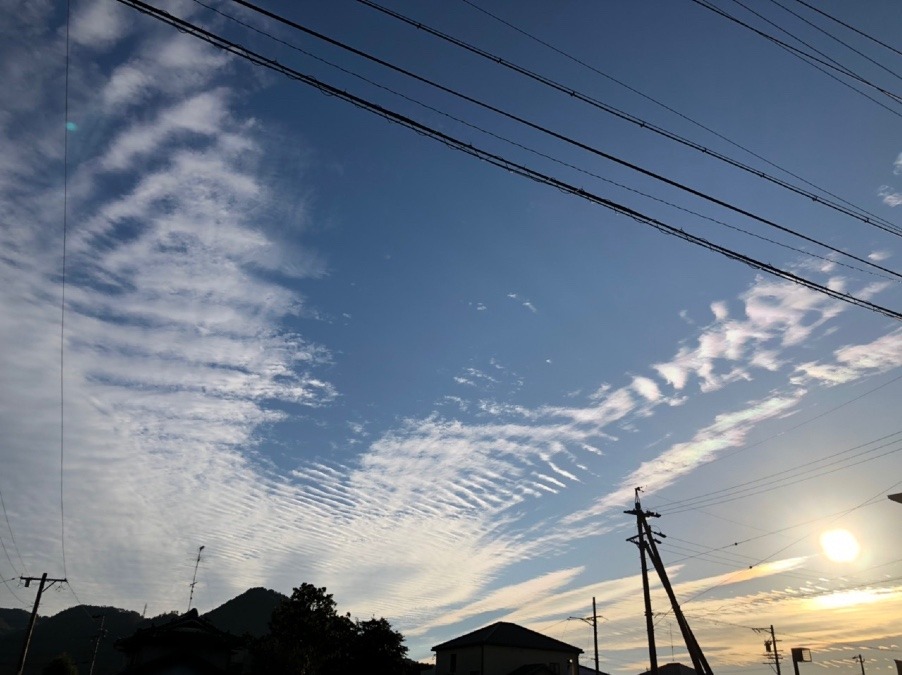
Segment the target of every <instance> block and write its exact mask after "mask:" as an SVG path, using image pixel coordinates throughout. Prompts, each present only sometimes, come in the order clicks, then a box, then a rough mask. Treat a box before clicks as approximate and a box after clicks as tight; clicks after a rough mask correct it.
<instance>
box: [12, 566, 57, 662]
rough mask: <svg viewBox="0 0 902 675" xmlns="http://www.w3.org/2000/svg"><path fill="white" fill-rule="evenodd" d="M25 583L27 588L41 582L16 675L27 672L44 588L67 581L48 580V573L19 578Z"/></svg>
mask: <svg viewBox="0 0 902 675" xmlns="http://www.w3.org/2000/svg"><path fill="white" fill-rule="evenodd" d="M19 578H20V579H21V580H22V581H24V582H25V588H28V587H29V586H30V585H31V582H32V581H40V582H41V583H40V584H39V585H38V594H37V596H35V599H34V608H33V609H32V610H31V618H30V619H29V620H28V628H27V629H26V630H25V640H24V641H23V642H22V655H21V656H20V657H19V667H18V668H16V674H17V675H22V674H23V673H24V672H25V659H26V658H27V657H28V646H29V645H30V644H31V634H32V633H33V632H34V624H35V621H36V620H37V618H38V606H39V605H40V604H41V596H42V595H43V594H44V588H50V587H51V586H53V584H64V583H66V580H65V579H48V578H47V572H44V574H42V575H41V576H40V578H38V577H19Z"/></svg>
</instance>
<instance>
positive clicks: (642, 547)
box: [624, 487, 660, 675]
mask: <svg viewBox="0 0 902 675" xmlns="http://www.w3.org/2000/svg"><path fill="white" fill-rule="evenodd" d="M641 491H642V488H638V487H637V488H636V503H635V508H633V509H632V510H630V511H624V513H628V514H629V515H631V516H636V529H637V531H638V532H637V534H636V535H634V536H632V537H630V538H629V539H627V541H628V542H631V543H633V544H635V545H636V546H638V547H639V558H640V559H641V561H642V595H643V597H644V598H645V630H646V632H647V633H648V660H649V662H650V665H651V668H650V671H651V675H658V652H657V649H656V648H655V621H654V616H653V615H652V612H651V590H650V589H649V586H648V561H647V559H646V547H647V544H646V542H645V532H644V531H643V529H642V522H643V519H644V518H645V517H653V518H658V517H660V515H659V514H657V513H653V512H651V511H643V510H642V506H641V505H640V504H639V493H640V492H641Z"/></svg>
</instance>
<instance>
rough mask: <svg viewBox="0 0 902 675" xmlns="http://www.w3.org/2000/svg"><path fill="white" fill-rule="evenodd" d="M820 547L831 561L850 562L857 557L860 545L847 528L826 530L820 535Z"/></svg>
mask: <svg viewBox="0 0 902 675" xmlns="http://www.w3.org/2000/svg"><path fill="white" fill-rule="evenodd" d="M821 548H822V549H824V555H826V556H827V557H828V558H830V560H832V561H833V562H852V561H853V560H855V559H856V558H857V557H858V553H859V552H860V551H861V546H859V545H858V540H857V539H855V535H853V534H852V533H851V532H849V531H848V530H828V531H826V532H824V533H823V534H822V535H821Z"/></svg>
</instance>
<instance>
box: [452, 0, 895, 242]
mask: <svg viewBox="0 0 902 675" xmlns="http://www.w3.org/2000/svg"><path fill="white" fill-rule="evenodd" d="M461 2H463V3H465V4H467V5H469V6H470V7H472V8H473V9H475V10H476V11H478V12H481V13H482V14H485V15H486V16H489V17H491V18H492V19H494V20H495V21H498V22H499V23H501V24H503V25H505V26H507V27H508V28H510V29H511V30H513V31H516V32H517V33H520V34H521V35H523V36H524V37H526V38H528V39H530V40H532V41H534V42H536V43H538V44H540V45H542V46H544V47H546V48H547V49H550V50H551V51H553V52H555V53H556V54H559V55H560V56H563V57H564V58H565V59H568V60H570V61H572V62H573V63H576V64H578V65H580V66H582V67H583V68H586V69H588V70H590V71H592V72H593V73H595V74H596V75H600V76H601V77H603V78H605V79H607V80H610V81H611V82H614V83H615V84H618V85H619V86H621V87H623V88H624V89H626V90H628V91H631V92H632V93H634V94H636V95H637V96H640V97H642V98H644V99H645V100H646V101H649V102H650V103H654V104H655V105H656V106H658V107H660V108H662V109H663V110H666V111H668V112H670V113H672V114H674V115H676V116H677V117H679V118H680V119H683V120H685V121H686V122H689V124H692V125H693V126H695V127H698V128H699V129H702V130H703V131H706V132H707V133H709V134H711V135H713V136H716V137H717V138H719V139H720V140H722V141H724V142H725V143H728V144H730V145H732V146H733V147H734V148H737V149H739V150H742V151H743V152H745V153H747V154H749V155H751V156H752V157H754V158H755V159H757V160H760V161H761V162H764V163H765V164H767V165H768V166H770V167H773V168H774V169H777V170H778V171H782V172H783V173H785V174H786V175H788V176H791V177H792V178H795V179H796V180H797V181H800V182H801V183H804V184H805V185H807V186H808V187H810V188H814V189H815V190H817V191H818V192H821V193H823V194H825V195H828V196H830V197H832V198H833V199H835V200H836V201H837V202H841V203H843V204H845V205H846V206H849V207H851V208H853V209H854V210H855V211H857V212H858V213H859V214H863V215H864V216H867V218H863V219H862V220H864V222H869V220H874V221H877V222H881V223H883V224H885V225H887V226H888V227H890V228H894V229H893V233H894V234H896V233H899V232H902V228H899V227H898V226H896V225H895V224H894V223H891V222H890V221H888V220H886V219H884V218H881V217H880V216H877V215H875V214H873V213H871V212H869V211H867V210H866V209H863V208H861V207H860V206H857V205H855V204H853V203H852V202H850V201H847V200H846V199H843V198H842V197H840V196H839V195H836V194H834V193H833V192H830V191H829V190H827V189H825V188H823V187H820V186H818V185H816V184H814V183H812V182H811V181H809V180H807V179H806V178H803V177H802V176H800V175H798V174H796V173H793V172H792V171H790V170H789V169H787V168H786V167H784V166H781V165H779V164H776V163H775V162H773V161H771V160H769V159H768V158H767V157H764V156H762V155H760V154H758V153H756V152H755V151H754V150H751V149H750V148H748V147H746V146H744V145H742V144H740V143H737V142H736V141H735V140H733V139H731V138H729V137H727V136H725V135H724V134H721V133H720V132H718V131H716V130H715V129H712V128H711V127H709V126H707V125H705V124H702V123H701V122H699V121H698V120H696V119H694V118H692V117H690V116H689V115H685V114H683V113H681V112H680V111H679V110H676V109H675V108H673V107H671V106H669V105H667V104H666V103H663V102H662V101H659V100H658V99H656V98H654V97H653V96H649V95H648V94H646V93H645V92H642V91H640V90H639V89H636V88H635V87H633V86H631V85H629V84H627V83H626V82H624V81H623V80H620V79H618V78H616V77H614V76H613V75H611V74H610V73H606V72H604V71H603V70H600V69H599V68H596V67H595V66H593V65H591V64H590V63H587V62H586V61H583V60H581V59H579V58H577V57H575V56H573V55H572V54H570V53H569V52H566V51H564V50H563V49H560V48H558V47H555V46H554V45H553V44H550V43H549V42H547V41H545V40H543V39H542V38H539V37H537V36H535V35H533V34H532V33H530V32H528V31H525V30H523V29H522V28H520V27H519V26H516V25H514V24H513V23H511V22H509V21H506V20H505V19H503V18H501V17H500V16H498V15H497V14H493V13H492V12H490V11H488V10H487V9H485V8H484V7H480V6H479V5H477V4H476V3H475V2H473V1H472V0H461ZM768 178H770V177H768ZM806 196H810V195H807V194H806ZM824 203H825V205H828V206H831V207H833V205H832V204H831V203H830V202H829V201H826V202H824Z"/></svg>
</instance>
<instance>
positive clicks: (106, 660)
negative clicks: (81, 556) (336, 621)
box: [0, 588, 285, 675]
mask: <svg viewBox="0 0 902 675" xmlns="http://www.w3.org/2000/svg"><path fill="white" fill-rule="evenodd" d="M284 598H285V596H284V595H282V594H281V593H277V592H276V591H272V590H269V589H266V588H251V589H249V590H247V591H245V592H244V593H242V594H241V595H239V596H237V597H235V598H232V599H231V600H229V601H227V602H225V603H223V604H222V605H220V606H219V607H217V608H216V609H213V610H211V611H209V612H207V613H206V614H203V615H202V617H203V618H204V619H206V620H208V621H209V622H210V623H212V624H213V625H214V626H216V627H217V628H219V629H220V630H223V631H227V632H230V633H232V634H233V635H244V634H245V633H249V634H251V635H254V636H260V635H263V634H265V633H266V632H267V631H268V630H269V618H270V616H271V615H272V611H273V609H275V608H276V606H277V605H278V604H279V603H280V602H281V601H282V600H283V599H284ZM99 615H104V616H105V617H106V620H105V626H104V627H105V630H106V634H105V635H104V637H103V639H102V640H101V642H100V647H99V648H98V650H97V661H96V663H95V666H94V675H115V674H116V673H118V672H119V671H120V670H122V668H123V667H124V666H125V659H124V657H123V655H122V654H121V653H120V652H119V651H117V650H116V649H115V648H114V646H113V645H114V643H115V642H116V640H118V639H120V638H124V637H128V636H130V635H132V634H134V633H135V631H136V630H138V629H139V628H146V627H148V626H150V625H151V624H153V623H156V624H162V623H165V622H167V621H169V620H171V619H172V617H173V616H177V615H178V613H177V612H171V613H167V614H162V615H159V616H157V617H154V618H153V619H144V618H142V617H141V615H140V614H139V613H138V612H133V611H130V610H125V609H119V608H117V607H97V606H92V605H78V606H75V607H70V608H69V609H64V610H63V611H61V612H59V613H58V614H55V615H53V616H50V617H42V616H39V617H38V620H37V621H36V622H35V629H34V634H33V636H32V639H31V647H30V648H29V651H28V661H27V663H26V666H25V673H26V675H40V673H41V671H42V670H43V669H44V667H45V666H46V665H47V664H48V663H49V662H50V661H51V660H52V659H53V658H54V657H56V656H59V655H60V654H62V653H67V654H68V655H69V656H71V657H72V659H73V661H74V662H75V664H76V665H77V666H78V668H79V671H80V672H82V673H87V672H88V669H89V667H90V663H91V655H92V650H93V646H94V638H95V636H96V635H97V633H98V630H99V629H100V619H99V618H94V617H95V616H99ZM29 616H30V613H29V612H27V611H25V610H22V609H0V673H14V672H16V666H17V665H18V660H19V655H20V653H21V650H22V640H23V639H24V636H25V629H26V627H27V625H28V618H29Z"/></svg>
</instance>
